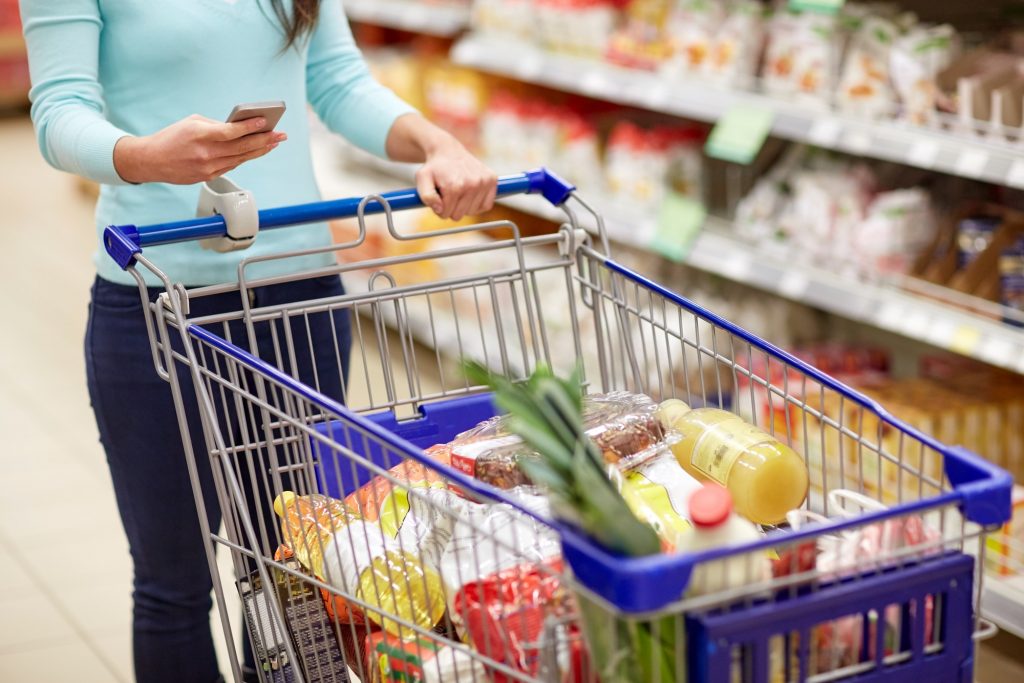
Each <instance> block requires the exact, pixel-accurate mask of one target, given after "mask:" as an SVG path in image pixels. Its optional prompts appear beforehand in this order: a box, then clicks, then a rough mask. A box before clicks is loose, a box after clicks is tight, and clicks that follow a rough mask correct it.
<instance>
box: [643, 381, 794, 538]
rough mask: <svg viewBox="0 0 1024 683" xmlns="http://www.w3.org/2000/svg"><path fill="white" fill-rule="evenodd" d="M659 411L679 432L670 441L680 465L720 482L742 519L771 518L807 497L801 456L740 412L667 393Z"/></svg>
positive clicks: (762, 521)
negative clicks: (668, 396) (692, 403)
mask: <svg viewBox="0 0 1024 683" xmlns="http://www.w3.org/2000/svg"><path fill="white" fill-rule="evenodd" d="M658 416H659V418H660V419H661V421H662V422H663V423H664V424H665V426H666V427H667V428H668V429H671V430H674V431H678V432H679V433H680V435H681V438H680V439H679V440H678V441H677V442H676V443H674V444H673V445H672V446H671V449H672V452H673V453H674V454H675V456H676V460H677V461H678V462H679V465H680V466H681V467H682V468H683V469H684V470H686V471H687V472H689V473H690V474H692V475H693V476H695V477H697V478H698V479H701V480H703V481H714V482H717V483H719V484H721V485H723V486H725V487H726V488H727V489H728V490H729V492H730V493H731V494H732V500H733V503H734V504H735V506H736V511H737V512H738V513H739V514H741V515H743V516H744V517H746V518H747V519H749V520H751V521H753V522H757V523H758V524H776V523H778V522H780V521H782V520H783V519H785V517H786V513H787V512H789V511H790V510H793V509H796V508H798V507H800V505H801V504H802V503H803V502H804V499H805V498H806V497H807V490H808V475H807V465H806V464H805V463H804V460H803V458H801V457H800V456H799V455H797V454H796V452H795V451H794V450H793V449H792V448H790V447H789V446H787V445H786V444H784V443H782V442H781V441H779V440H778V439H776V438H775V437H773V436H771V435H770V434H768V433H767V432H765V431H763V430H761V429H758V428H757V427H755V426H754V425H752V424H750V423H748V422H746V421H744V420H743V418H741V417H740V416H739V415H736V414H735V413H730V412H728V411H726V410H721V409H718V408H697V409H694V410H691V409H690V407H689V406H688V405H686V404H685V403H684V402H682V401H680V400H678V399H670V400H668V401H665V402H664V403H662V404H661V407H660V408H659V413H658Z"/></svg>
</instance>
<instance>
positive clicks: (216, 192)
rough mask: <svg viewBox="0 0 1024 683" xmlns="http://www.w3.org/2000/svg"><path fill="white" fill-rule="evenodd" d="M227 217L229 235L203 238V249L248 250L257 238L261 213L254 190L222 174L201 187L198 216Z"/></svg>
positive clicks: (220, 250)
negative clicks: (254, 198)
mask: <svg viewBox="0 0 1024 683" xmlns="http://www.w3.org/2000/svg"><path fill="white" fill-rule="evenodd" d="M214 214H217V215H220V216H223V217H224V223H225V225H227V234H226V235H225V236H223V237H211V238H209V239H205V240H202V241H201V242H200V244H201V245H202V246H203V248H204V249H212V250H213V251H218V252H221V253H223V252H227V251H238V250H239V249H247V248H249V246H250V245H252V243H253V241H255V239H256V233H257V232H259V229H260V216H259V211H258V210H257V208H256V202H255V201H254V200H253V197H252V193H250V192H249V191H248V190H243V189H242V188H240V187H238V186H237V185H235V184H234V183H233V182H232V181H231V180H230V179H229V178H227V177H225V176H221V177H220V178H214V179H213V180H208V181H206V182H205V183H203V184H202V185H201V186H200V188H199V205H198V207H197V208H196V216H197V217H199V218H202V217H204V216H212V215H214Z"/></svg>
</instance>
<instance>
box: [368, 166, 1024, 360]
mask: <svg viewBox="0 0 1024 683" xmlns="http://www.w3.org/2000/svg"><path fill="white" fill-rule="evenodd" d="M355 158H356V160H357V161H358V163H360V164H361V165H365V166H366V167H368V168H373V169H374V170H375V171H377V172H379V173H381V174H383V175H384V176H385V177H390V178H393V179H395V180H401V181H403V182H411V180H412V174H413V171H414V167H413V166H412V165H407V164H396V163H393V162H388V161H383V160H381V159H378V158H376V157H372V156H370V155H368V154H365V153H357V156H356V157H355ZM556 170H557V169H556ZM588 201H590V202H591V203H593V204H596V206H597V209H598V210H599V211H600V212H601V213H602V215H603V216H604V218H605V227H606V229H607V231H608V236H609V238H611V239H612V240H614V241H616V242H619V243H621V244H625V245H628V246H631V247H635V248H640V249H648V248H650V241H651V238H652V236H653V235H654V231H655V229H656V223H657V218H656V217H655V216H650V215H648V216H644V215H637V213H636V212H635V211H629V212H627V211H625V210H623V208H622V207H615V206H609V205H608V204H607V202H604V203H602V202H600V201H598V199H595V198H593V197H588ZM501 203H502V204H504V205H506V206H509V207H511V208H514V209H517V210H519V211H522V212H524V213H529V214H532V215H536V216H540V217H541V218H545V219H548V220H553V221H561V220H564V218H565V216H564V214H563V213H562V212H561V211H559V210H558V209H555V208H552V207H550V206H548V205H546V204H544V203H543V202H538V201H536V200H533V201H531V199H530V198H526V197H511V198H508V199H503V200H501ZM730 228H731V226H730V224H729V222H728V221H724V220H721V219H714V218H711V219H708V222H707V224H706V226H705V229H704V230H702V231H701V233H700V235H699V236H698V237H697V239H696V240H695V241H694V243H693V245H692V246H691V248H690V251H689V253H688V255H687V256H686V259H685V262H686V263H687V265H690V266H692V267H694V268H698V269H700V270H703V271H707V272H709V273H714V274H716V275H719V276H721V277H724V278H727V279H729V280H733V281H735V282H740V283H742V284H746V285H749V286H752V287H756V288H758V289H762V290H765V291H768V292H771V293H773V294H776V295H779V296H782V297H785V298H787V299H790V300H792V301H797V302H800V303H804V304H807V305H809V306H813V307H815V308H818V309H821V310H824V311H827V312H829V313H833V314H835V315H839V316H841V317H844V318H847V319H850V320H854V321H857V322H862V323H865V324H868V325H873V326H875V327H878V328H881V329H883V330H887V331H889V332H894V333H896V334H899V335H902V336H904V337H907V338H909V339H914V340H917V341H921V342H925V343H928V344H932V345H934V346H937V347H939V348H944V349H948V350H950V351H953V352H955V353H959V354H961V355H964V356H968V357H970V358H976V359H978V360H981V361H984V362H986V363H990V364H992V365H995V366H997V367H1002V368H1005V369H1007V370H1011V371H1014V372H1019V373H1022V374H1024V328H1016V327H1013V326H1011V325H1007V324H1003V323H1000V322H998V321H997V320H993V319H990V318H987V317H984V316H982V315H977V314H974V313H970V312H968V311H965V310H960V309H957V308H954V307H952V306H950V305H947V304H944V303H942V302H941V301H937V300H936V299H934V298H932V297H929V296H925V295H923V294H919V293H915V292H912V291H907V290H905V289H902V288H900V287H899V286H898V285H897V284H896V283H883V282H866V281H864V280H858V279H853V278H848V277H842V276H839V275H836V274H835V273H833V272H831V271H829V270H826V269H824V268H816V267H814V266H809V265H802V264H795V263H794V262H793V261H792V260H791V259H788V258H786V257H785V255H784V254H779V253H777V252H773V251H771V250H767V249H759V248H757V247H751V246H750V245H749V244H746V243H745V242H742V241H741V240H739V239H737V238H735V237H733V236H732V235H731V234H730V232H731V230H730Z"/></svg>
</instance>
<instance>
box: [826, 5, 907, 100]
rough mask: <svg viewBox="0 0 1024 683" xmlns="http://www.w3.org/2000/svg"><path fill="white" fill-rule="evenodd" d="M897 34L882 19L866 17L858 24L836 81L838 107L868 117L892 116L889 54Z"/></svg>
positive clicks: (889, 23)
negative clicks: (837, 85) (837, 83)
mask: <svg viewBox="0 0 1024 683" xmlns="http://www.w3.org/2000/svg"><path fill="white" fill-rule="evenodd" d="M897 31H898V29H897V27H896V25H895V24H894V23H893V22H891V21H889V20H888V19H886V18H883V17H867V18H865V19H864V20H863V21H862V22H860V26H859V27H858V28H857V30H856V32H855V33H854V36H853V38H852V40H851V41H850V45H849V47H848V48H847V52H846V58H845V60H844V63H843V72H842V76H841V77H840V79H839V90H838V97H837V100H838V103H839V106H840V107H842V108H843V109H846V110H848V111H850V112H852V113H855V114H859V115H862V116H866V117H871V118H877V117H882V116H887V115H890V114H891V113H892V111H891V110H892V108H893V103H894V94H893V90H892V87H891V86H890V78H889V52H890V48H891V47H892V43H893V41H894V40H895V38H896V35H897Z"/></svg>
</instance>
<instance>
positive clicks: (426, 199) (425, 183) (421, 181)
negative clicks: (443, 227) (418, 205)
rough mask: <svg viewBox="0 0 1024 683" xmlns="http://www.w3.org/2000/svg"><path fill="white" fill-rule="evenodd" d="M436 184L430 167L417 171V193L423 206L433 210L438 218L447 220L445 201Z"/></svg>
mask: <svg viewBox="0 0 1024 683" xmlns="http://www.w3.org/2000/svg"><path fill="white" fill-rule="evenodd" d="M435 183H436V181H435V179H434V173H433V171H431V170H430V169H429V168H428V167H426V166H424V167H422V168H420V169H419V170H418V171H416V191H417V192H419V195H420V200H421V201H422V202H423V205H424V206H426V207H428V208H429V209H431V210H432V211H433V212H434V213H436V214H437V215H438V216H441V217H442V218H445V217H446V216H445V215H444V208H445V207H444V201H443V200H442V199H441V195H439V194H438V192H437V186H436V184H435Z"/></svg>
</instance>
